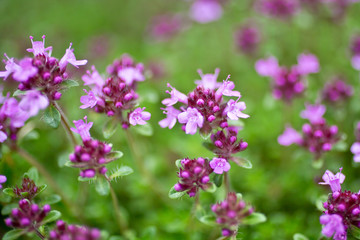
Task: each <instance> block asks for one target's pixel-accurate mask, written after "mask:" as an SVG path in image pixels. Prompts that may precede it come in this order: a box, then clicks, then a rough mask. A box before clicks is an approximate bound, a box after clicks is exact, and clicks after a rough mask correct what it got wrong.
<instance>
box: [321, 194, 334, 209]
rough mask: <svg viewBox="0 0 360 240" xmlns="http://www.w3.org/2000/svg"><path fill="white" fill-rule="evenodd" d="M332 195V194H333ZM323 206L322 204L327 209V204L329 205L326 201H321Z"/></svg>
mask: <svg viewBox="0 0 360 240" xmlns="http://www.w3.org/2000/svg"><path fill="white" fill-rule="evenodd" d="M333 196H334V194H333ZM323 206H324V208H325V209H327V208H328V206H329V204H328V202H324V203H323Z"/></svg>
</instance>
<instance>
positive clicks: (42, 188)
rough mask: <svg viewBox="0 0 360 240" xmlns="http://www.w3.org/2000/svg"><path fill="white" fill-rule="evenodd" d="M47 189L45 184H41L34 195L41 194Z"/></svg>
mask: <svg viewBox="0 0 360 240" xmlns="http://www.w3.org/2000/svg"><path fill="white" fill-rule="evenodd" d="M46 188H47V185H46V184H43V185H41V186H40V187H39V191H38V192H37V193H36V194H39V193H42V192H43V191H44V190H45V189H46Z"/></svg>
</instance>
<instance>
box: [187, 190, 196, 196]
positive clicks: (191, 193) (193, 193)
mask: <svg viewBox="0 0 360 240" xmlns="http://www.w3.org/2000/svg"><path fill="white" fill-rule="evenodd" d="M188 194H189V197H195V195H196V192H193V191H190V192H188Z"/></svg>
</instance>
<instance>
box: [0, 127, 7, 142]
mask: <svg viewBox="0 0 360 240" xmlns="http://www.w3.org/2000/svg"><path fill="white" fill-rule="evenodd" d="M3 128H4V127H3V126H0V142H1V143H2V142H5V140H6V139H7V135H6V132H5V131H2V130H1V129H3Z"/></svg>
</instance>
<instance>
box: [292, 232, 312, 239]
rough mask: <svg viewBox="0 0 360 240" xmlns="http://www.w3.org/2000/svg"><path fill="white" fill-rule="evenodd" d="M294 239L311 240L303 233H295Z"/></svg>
mask: <svg viewBox="0 0 360 240" xmlns="http://www.w3.org/2000/svg"><path fill="white" fill-rule="evenodd" d="M294 240H309V239H308V238H307V237H306V236H304V235H302V234H301V233H295V234H294Z"/></svg>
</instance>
